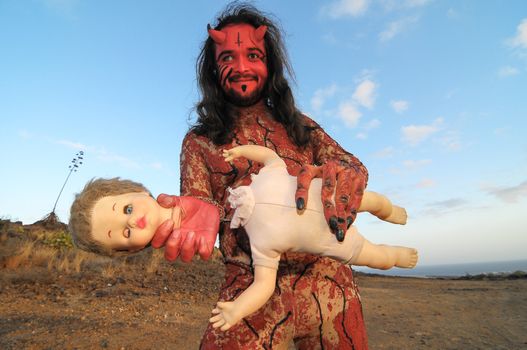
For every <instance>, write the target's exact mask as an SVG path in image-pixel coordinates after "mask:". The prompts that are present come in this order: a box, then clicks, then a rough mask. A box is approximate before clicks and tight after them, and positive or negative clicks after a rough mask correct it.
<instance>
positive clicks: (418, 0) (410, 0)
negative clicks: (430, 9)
mask: <svg viewBox="0 0 527 350" xmlns="http://www.w3.org/2000/svg"><path fill="white" fill-rule="evenodd" d="M430 2H431V0H406V1H405V2H404V6H405V7H409V8H412V7H421V6H425V5H428V4H429V3H430Z"/></svg>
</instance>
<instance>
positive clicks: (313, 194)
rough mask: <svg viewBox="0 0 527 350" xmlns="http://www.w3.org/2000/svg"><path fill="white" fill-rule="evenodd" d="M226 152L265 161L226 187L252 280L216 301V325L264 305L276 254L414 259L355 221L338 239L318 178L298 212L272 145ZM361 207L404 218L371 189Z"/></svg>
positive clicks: (355, 260) (397, 262)
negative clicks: (247, 247)
mask: <svg viewBox="0 0 527 350" xmlns="http://www.w3.org/2000/svg"><path fill="white" fill-rule="evenodd" d="M224 156H225V157H226V160H227V161H230V160H232V159H234V158H238V157H241V156H243V157H246V158H248V159H250V160H254V161H258V162H261V163H264V165H265V166H264V167H263V168H262V169H261V170H260V172H259V173H258V174H257V175H253V176H252V182H251V184H250V185H249V186H240V187H238V188H236V189H230V190H229V191H230V196H229V203H230V204H231V206H232V207H233V208H235V209H236V211H235V213H234V216H233V218H232V221H231V228H236V227H239V226H243V227H244V228H245V230H246V232H247V235H248V236H249V239H250V244H251V252H252V260H253V266H254V282H253V284H251V286H249V288H247V289H246V290H245V291H244V292H243V293H242V294H241V295H240V296H239V297H238V298H237V299H236V300H234V301H232V302H218V303H217V307H216V308H215V309H214V310H213V311H212V312H213V314H214V316H213V317H211V319H210V322H212V323H213V326H214V327H221V330H227V329H229V328H230V327H231V326H233V325H234V324H236V323H237V322H238V321H239V320H240V319H242V318H243V317H246V316H248V315H250V314H251V313H253V312H254V311H256V310H258V309H259V308H260V307H261V306H263V305H264V304H265V302H266V301H267V300H268V299H269V298H270V297H271V295H272V293H273V292H274V288H275V282H276V271H277V268H278V263H279V260H280V254H281V253H283V252H286V251H295V252H305V253H311V254H317V255H321V256H328V257H331V258H334V259H336V260H338V261H341V262H343V263H348V264H354V265H361V266H369V267H372V268H378V269H388V268H391V267H394V266H398V267H404V268H412V267H414V266H415V264H416V263H417V251H416V250H415V249H412V248H406V247H395V246H386V245H376V244H373V243H371V242H369V241H368V240H367V239H365V238H364V237H363V236H362V235H361V234H360V233H359V232H358V230H357V229H356V228H355V227H354V226H350V227H349V228H348V230H347V232H346V235H345V237H344V241H343V242H338V241H337V239H336V238H335V236H334V235H333V233H332V232H331V231H330V229H329V227H328V225H327V222H326V220H325V218H324V210H323V207H322V202H321V200H320V193H321V186H322V184H321V180H320V179H313V182H312V183H311V186H310V188H309V198H310V200H308V202H307V205H306V209H305V210H304V211H303V212H302V213H298V212H297V209H296V205H295V202H294V193H295V191H296V188H297V183H296V181H297V180H296V178H295V177H292V176H290V175H289V174H288V172H287V169H286V165H285V163H284V161H283V160H282V159H280V158H279V157H278V156H277V155H276V153H275V152H273V151H272V150H270V149H268V148H265V147H262V146H255V145H245V146H239V147H235V148H233V149H231V150H228V151H225V153H224ZM359 211H368V212H370V213H372V214H374V215H376V216H377V217H379V218H380V219H382V220H385V221H389V222H392V223H399V224H405V223H406V211H405V210H404V209H403V208H400V207H396V206H393V205H392V204H391V203H390V201H389V200H388V199H387V198H386V197H384V196H382V195H379V194H377V193H374V192H365V193H364V196H363V200H362V202H361V206H360V208H359Z"/></svg>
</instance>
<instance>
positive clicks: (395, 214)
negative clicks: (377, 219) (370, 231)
mask: <svg viewBox="0 0 527 350" xmlns="http://www.w3.org/2000/svg"><path fill="white" fill-rule="evenodd" d="M383 220H384V221H387V222H391V223H392V224H399V225H405V224H406V220H408V214H407V213H406V209H404V208H401V207H398V206H396V205H394V206H393V208H392V213H391V214H390V216H388V217H387V218H385V219H383Z"/></svg>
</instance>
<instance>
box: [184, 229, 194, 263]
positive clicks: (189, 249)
mask: <svg viewBox="0 0 527 350" xmlns="http://www.w3.org/2000/svg"><path fill="white" fill-rule="evenodd" d="M195 248H196V234H195V233H194V231H190V232H188V233H187V235H186V238H185V240H184V241H183V245H182V246H181V261H183V262H191V261H192V257H193V256H194V254H195V253H196V249H195Z"/></svg>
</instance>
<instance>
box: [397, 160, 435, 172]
mask: <svg viewBox="0 0 527 350" xmlns="http://www.w3.org/2000/svg"><path fill="white" fill-rule="evenodd" d="M431 163H432V161H431V160H430V159H419V160H411V159H408V160H405V161H403V166H404V167H405V168H406V169H409V170H416V169H419V168H422V167H424V166H426V165H428V164H431Z"/></svg>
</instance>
